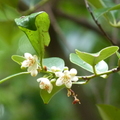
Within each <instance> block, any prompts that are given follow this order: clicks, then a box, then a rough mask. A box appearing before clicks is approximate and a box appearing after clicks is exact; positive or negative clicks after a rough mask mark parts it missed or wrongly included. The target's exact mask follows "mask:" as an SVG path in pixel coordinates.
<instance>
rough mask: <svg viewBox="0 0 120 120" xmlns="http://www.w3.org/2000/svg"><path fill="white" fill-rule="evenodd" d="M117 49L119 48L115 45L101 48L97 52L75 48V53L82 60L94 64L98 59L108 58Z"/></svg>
mask: <svg viewBox="0 0 120 120" xmlns="http://www.w3.org/2000/svg"><path fill="white" fill-rule="evenodd" d="M118 49H119V47H117V46H110V47H106V48H104V49H102V50H101V51H99V52H98V53H94V54H91V53H86V52H81V51H78V50H76V53H77V55H78V56H79V57H80V58H81V59H82V60H83V61H85V62H87V63H88V64H90V65H91V66H95V65H96V64H97V63H99V62H100V61H102V60H104V59H106V58H108V57H109V56H111V55H112V54H114V53H115V52H116V51H117V50H118Z"/></svg>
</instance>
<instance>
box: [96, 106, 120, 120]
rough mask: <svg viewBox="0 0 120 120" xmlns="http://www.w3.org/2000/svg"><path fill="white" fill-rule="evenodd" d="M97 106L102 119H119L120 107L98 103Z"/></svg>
mask: <svg viewBox="0 0 120 120" xmlns="http://www.w3.org/2000/svg"><path fill="white" fill-rule="evenodd" d="M97 108H98V110H99V113H100V115H101V117H102V120H120V109H118V108H116V107H114V106H111V105H104V104H98V105H97Z"/></svg>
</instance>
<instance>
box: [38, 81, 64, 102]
mask: <svg viewBox="0 0 120 120" xmlns="http://www.w3.org/2000/svg"><path fill="white" fill-rule="evenodd" d="M52 84H53V90H52V92H51V93H48V92H47V91H46V90H44V89H40V96H41V98H42V100H43V102H44V103H45V104H48V103H49V101H50V100H51V98H52V97H53V96H54V95H55V94H56V93H57V92H59V91H60V90H61V89H63V88H64V86H56V85H55V83H52Z"/></svg>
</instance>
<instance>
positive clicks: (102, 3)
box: [87, 0, 116, 25]
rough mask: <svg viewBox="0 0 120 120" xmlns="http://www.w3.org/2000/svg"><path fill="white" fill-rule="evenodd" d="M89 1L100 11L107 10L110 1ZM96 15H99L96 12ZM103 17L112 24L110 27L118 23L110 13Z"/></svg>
mask: <svg viewBox="0 0 120 120" xmlns="http://www.w3.org/2000/svg"><path fill="white" fill-rule="evenodd" d="M87 1H88V2H89V4H90V5H92V6H93V7H94V9H95V10H98V9H105V10H106V8H107V7H108V1H106V0H97V1H94V0H87ZM93 13H94V12H93ZM94 14H97V13H96V12H95V13H94ZM103 16H104V18H105V19H106V20H107V21H108V22H109V23H110V25H112V24H113V23H114V22H115V21H116V20H115V17H114V15H113V13H111V12H110V11H108V12H106V13H105V14H103ZM96 19H97V18H96Z"/></svg>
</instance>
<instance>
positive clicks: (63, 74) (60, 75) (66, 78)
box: [37, 66, 78, 93]
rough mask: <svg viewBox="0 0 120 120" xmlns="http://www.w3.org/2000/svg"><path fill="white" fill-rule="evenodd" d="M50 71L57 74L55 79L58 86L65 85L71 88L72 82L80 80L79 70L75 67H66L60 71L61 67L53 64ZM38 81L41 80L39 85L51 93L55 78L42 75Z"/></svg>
mask: <svg viewBox="0 0 120 120" xmlns="http://www.w3.org/2000/svg"><path fill="white" fill-rule="evenodd" d="M50 71H51V72H53V74H54V75H55V77H54V81H55V85H56V86H62V85H65V86H66V88H71V87H72V82H76V81H78V77H77V76H76V74H77V70H76V69H74V68H72V69H70V70H68V69H66V68H65V69H64V70H63V71H60V69H59V68H57V67H55V66H53V67H51V69H50ZM37 81H38V82H40V85H39V87H40V88H41V89H45V90H47V91H48V93H51V91H52V89H53V85H52V83H51V82H52V81H53V78H52V79H48V78H44V77H42V78H39V79H37Z"/></svg>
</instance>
